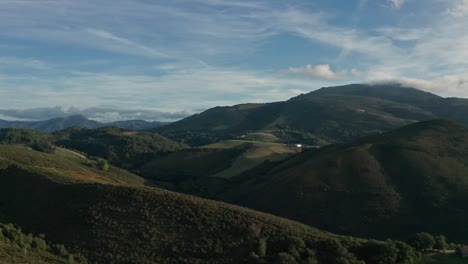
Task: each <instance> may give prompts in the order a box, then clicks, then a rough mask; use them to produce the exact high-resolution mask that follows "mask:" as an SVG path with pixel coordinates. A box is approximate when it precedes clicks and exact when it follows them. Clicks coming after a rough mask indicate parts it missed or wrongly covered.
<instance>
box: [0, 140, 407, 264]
mask: <svg viewBox="0 0 468 264" xmlns="http://www.w3.org/2000/svg"><path fill="white" fill-rule="evenodd" d="M0 157H1V160H0V164H1V166H0V219H3V220H4V221H6V222H10V223H15V224H16V225H18V226H20V227H21V228H23V229H24V230H26V231H27V232H31V233H34V234H45V235H46V237H47V238H48V239H49V240H50V241H52V242H53V243H59V244H65V245H66V246H67V248H69V252H70V253H72V254H76V255H78V254H82V255H84V256H85V257H87V258H88V259H89V261H90V263H122V264H123V263H136V264H138V263H275V262H276V263H296V262H300V263H317V261H318V263H362V262H358V261H357V259H362V260H367V259H369V258H371V257H372V258H384V257H385V255H383V254H381V253H372V254H371V255H370V256H369V254H362V252H367V248H369V247H372V248H373V247H377V248H387V247H390V249H393V251H392V252H393V253H394V254H395V255H394V260H395V261H396V259H397V256H401V257H403V251H401V252H400V251H398V250H397V248H396V247H395V246H394V244H393V243H394V242H372V243H371V244H369V243H370V242H368V241H366V240H362V239H356V238H350V237H341V236H337V235H333V234H331V233H327V232H323V231H320V230H318V229H315V228H311V227H309V226H306V225H303V224H299V223H297V222H293V221H290V220H286V219H283V218H279V217H275V216H272V215H268V214H264V213H260V212H256V211H253V210H249V209H245V208H241V207H238V206H233V205H229V204H224V203H220V202H215V201H209V200H204V199H201V198H196V197H192V196H188V195H183V194H177V193H173V192H170V191H165V190H162V189H159V188H154V187H146V186H144V185H143V183H141V182H140V183H129V182H128V180H127V181H125V180H122V179H120V178H119V176H124V174H126V175H125V177H124V179H128V178H134V179H137V178H138V177H137V176H132V175H131V174H129V173H125V172H122V171H120V170H117V169H115V168H111V169H110V170H109V172H105V171H100V170H98V169H96V168H94V167H93V165H92V164H83V163H82V162H83V160H82V159H80V158H70V157H64V156H60V155H58V154H48V153H41V152H37V151H34V150H30V149H28V148H25V147H21V146H9V145H1V146H0ZM132 182H133V181H132ZM395 245H396V244H395ZM5 248H6V250H8V247H3V246H2V244H1V243H0V260H1V261H5V259H1V257H2V256H3V255H1V254H3V253H2V252H5V251H4V250H5ZM398 252H400V253H398ZM46 257H47V256H46ZM395 261H394V262H395ZM51 262H52V261H51ZM52 263H54V262H52ZM57 263H60V262H59V261H57ZM75 263H76V262H75ZM392 263H393V262H392Z"/></svg>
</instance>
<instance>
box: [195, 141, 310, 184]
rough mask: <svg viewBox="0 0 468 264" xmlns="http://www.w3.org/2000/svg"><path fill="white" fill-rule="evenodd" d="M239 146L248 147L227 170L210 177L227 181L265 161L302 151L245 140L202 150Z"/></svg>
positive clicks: (278, 159)
mask: <svg viewBox="0 0 468 264" xmlns="http://www.w3.org/2000/svg"><path fill="white" fill-rule="evenodd" d="M240 146H248V149H247V150H246V151H245V152H244V153H242V155H240V156H239V157H237V158H236V159H235V160H234V161H233V162H232V164H231V165H230V166H229V168H227V169H226V170H223V171H219V172H217V173H216V174H214V175H212V176H214V177H220V178H226V179H229V178H231V177H233V176H236V175H239V174H241V173H243V172H245V171H248V170H250V169H253V168H255V167H256V166H258V165H260V164H262V163H264V162H266V161H271V162H275V161H281V160H283V159H286V158H288V157H290V156H292V155H294V154H297V153H299V152H301V151H302V149H301V148H297V147H295V146H288V145H285V144H278V143H271V142H259V141H246V140H227V141H221V142H217V143H214V144H210V145H206V146H203V147H202V148H220V149H232V148H237V147H240Z"/></svg>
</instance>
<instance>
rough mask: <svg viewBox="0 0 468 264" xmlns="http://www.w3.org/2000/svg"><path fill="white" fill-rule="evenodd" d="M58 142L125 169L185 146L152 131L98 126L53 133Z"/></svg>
mask: <svg viewBox="0 0 468 264" xmlns="http://www.w3.org/2000/svg"><path fill="white" fill-rule="evenodd" d="M54 137H55V138H54V140H55V144H56V145H59V146H65V147H67V148H70V149H76V150H79V151H81V152H84V153H87V154H88V155H91V156H97V157H102V158H105V159H107V160H109V162H111V163H112V164H115V165H117V166H120V167H122V168H127V169H130V168H135V167H138V166H139V165H141V164H143V163H145V162H147V161H149V160H152V159H153V158H154V156H155V155H156V154H157V153H164V152H170V151H175V150H180V149H182V148H184V147H185V145H183V144H179V143H176V142H174V141H171V140H169V139H167V138H164V137H162V136H159V135H157V134H153V133H147V132H135V131H132V130H127V129H122V128H116V127H104V128H98V129H86V128H77V127H73V128H69V129H65V130H62V131H59V132H57V133H55V134H54Z"/></svg>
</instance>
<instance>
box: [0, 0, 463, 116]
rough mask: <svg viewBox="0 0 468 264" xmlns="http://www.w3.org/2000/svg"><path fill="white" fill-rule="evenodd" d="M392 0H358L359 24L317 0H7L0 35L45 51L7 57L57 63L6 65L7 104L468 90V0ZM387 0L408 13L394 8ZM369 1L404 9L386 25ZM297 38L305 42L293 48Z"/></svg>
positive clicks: (165, 102) (1, 6)
mask: <svg viewBox="0 0 468 264" xmlns="http://www.w3.org/2000/svg"><path fill="white" fill-rule="evenodd" d="M385 1H386V0H385ZM385 1H384V0H382V1H376V2H378V3H376V2H374V1H364V0H360V1H359V2H358V7H357V9H358V10H361V9H365V10H366V11H367V10H369V12H361V13H359V16H360V17H359V21H360V22H359V23H358V22H357V19H355V20H353V19H351V21H346V20H340V19H343V17H346V16H343V14H347V12H348V11H349V10H343V11H342V12H343V13H333V11H330V9H324V10H321V9H320V8H319V6H320V1H317V2H314V3H312V4H311V3H310V1H263V0H251V1H250V0H249V1H247V0H233V1H222V0H187V1H181V0H176V1H165V2H164V1H143V0H135V1H128V0H112V1H111V0H101V1H91V0H82V1H72V0H62V1H50V0H21V1H0V37H1V38H2V39H9V40H12V42H14V43H16V42H18V43H19V44H18V45H24V44H25V43H28V46H29V45H31V46H32V47H33V49H34V48H37V50H36V51H38V54H40V55H41V56H37V58H41V59H40V60H39V59H35V56H30V55H27V54H23V53H18V52H17V53H15V54H6V55H2V53H0V67H2V65H3V67H8V66H7V65H10V66H14V65H16V66H15V67H18V68H19V67H23V68H29V69H35V70H42V71H47V70H49V69H50V68H53V70H54V73H53V74H50V75H52V76H47V77H43V76H40V74H37V75H35V74H22V75H21V74H18V75H7V74H3V75H0V98H11V99H9V100H6V99H3V100H2V101H1V103H2V105H4V107H18V106H21V105H31V106H50V105H63V104H64V102H65V104H71V105H76V106H80V107H93V106H100V105H121V107H122V108H126V109H128V108H133V107H134V106H135V105H139V106H142V107H144V108H151V109H153V110H157V111H161V112H178V111H183V110H187V111H188V112H190V111H191V109H204V108H207V107H211V106H215V105H227V104H235V103H240V102H247V101H251V102H267V101H275V100H284V99H287V98H288V97H290V96H294V95H296V94H297V93H299V92H303V91H308V90H312V89H315V88H319V87H321V86H330V85H334V84H341V83H347V82H356V81H379V80H399V81H401V82H403V83H406V84H407V85H414V86H416V87H419V88H423V89H428V90H431V91H440V92H441V93H444V94H447V95H457V96H468V88H467V87H466V86H465V84H464V81H463V80H466V79H468V50H467V49H465V48H464V47H465V44H466V43H468V36H467V34H465V32H466V25H467V24H468V19H467V16H466V14H467V13H468V0H447V1H440V0H428V1H429V2H430V3H432V4H427V6H433V4H434V3H437V4H438V5H440V6H441V7H440V8H439V9H438V10H435V11H433V12H430V15H431V19H430V20H428V22H425V23H413V22H411V21H413V20H411V19H414V20H417V19H418V18H419V17H418V12H419V10H407V9H409V8H411V6H413V4H414V3H417V1H411V2H410V1H403V0H393V1H388V2H385ZM336 2H337V3H342V1H336ZM382 3H387V4H384V7H382ZM389 4H391V6H392V7H394V8H395V9H399V11H398V12H388V6H389ZM311 6H312V7H311ZM373 8H374V9H375V8H383V9H384V10H374V9H373ZM372 11H376V14H384V13H385V12H386V13H391V15H392V16H393V15H395V16H397V15H398V17H387V18H388V19H386V20H385V21H384V22H385V23H381V24H378V23H376V20H378V19H379V18H378V17H377V16H376V15H369V14H367V13H372ZM377 11H380V13H378V12H377ZM365 16H367V19H368V20H366V17H365ZM389 18H391V19H389ZM394 21H395V22H394ZM408 21H410V22H408ZM348 22H349V23H348ZM364 22H366V23H364ZM367 22H369V23H367ZM373 23H375V24H373ZM359 24H366V26H360V25H359ZM283 37H284V38H285V39H286V40H284V39H282V38H283ZM288 38H294V40H295V41H298V42H299V41H300V42H301V45H297V47H304V48H303V49H302V50H300V51H296V50H292V49H290V47H289V46H288V45H289V44H290V43H289V39H288ZM274 41H278V42H275V43H273V44H274V45H268V44H270V43H271V42H274ZM304 43H306V44H304ZM7 45H10V44H7ZM42 46H47V47H48V50H47V51H49V52H50V53H51V54H53V53H54V51H55V50H53V49H56V48H57V49H60V48H62V50H60V51H61V52H62V54H63V53H67V52H68V50H73V51H79V52H80V53H79V55H77V56H76V57H74V58H72V59H70V61H67V62H66V63H64V62H63V61H61V62H60V64H59V63H57V62H55V61H54V59H55V57H54V56H49V57H48V56H47V55H48V54H45V55H44V56H42V51H43V50H42V48H41V47H42ZM272 47H273V48H272ZM294 47H296V46H294ZM269 49H274V50H273V51H271V50H270V51H268V50H269ZM293 49H294V48H293ZM314 49H317V51H316V52H315V53H314V54H311V53H312V52H311V50H312V51H313V50H314ZM0 52H1V51H0ZM28 52H29V51H28ZM294 52H297V53H299V52H303V53H304V54H306V55H303V56H298V55H297V54H294ZM70 53H71V52H70ZM28 54H32V51H30V52H29V53H28ZM277 54H284V56H283V59H276V57H275V56H276V55H277ZM288 54H292V55H291V56H288ZM81 55H83V56H81ZM62 56H66V55H62ZM44 57H45V58H46V59H44ZM77 57H78V58H77ZM47 58H49V59H50V60H51V61H47ZM122 58H123V59H122ZM118 59H121V60H120V61H118V62H116V61H117V60H118ZM64 60H65V61H66V58H65V59H64ZM92 62H97V63H92ZM101 62H105V63H103V64H101ZM268 63H270V64H268ZM308 63H310V65H306V64H308ZM55 65H66V67H54V66H55ZM293 65H306V66H303V67H297V66H293ZM292 66H293V67H292ZM288 68H289V70H288ZM281 69H286V72H289V73H291V74H289V75H287V74H279V73H278V72H283V73H284V72H285V70H283V71H281ZM336 69H338V70H336ZM340 69H346V70H344V71H340ZM304 76H305V77H310V78H304Z"/></svg>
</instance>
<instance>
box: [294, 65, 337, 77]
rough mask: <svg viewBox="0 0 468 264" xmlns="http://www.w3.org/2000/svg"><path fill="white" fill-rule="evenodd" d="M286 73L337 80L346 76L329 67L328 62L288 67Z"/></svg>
mask: <svg viewBox="0 0 468 264" xmlns="http://www.w3.org/2000/svg"><path fill="white" fill-rule="evenodd" d="M285 72H286V73H290V74H300V75H304V76H306V77H310V78H317V79H328V80H337V79H342V78H344V77H345V76H346V73H345V72H335V71H333V70H332V69H331V67H330V65H328V64H320V65H316V66H313V65H310V64H308V65H306V66H305V67H300V68H294V67H290V68H289V69H288V70H287V71H285Z"/></svg>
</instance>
